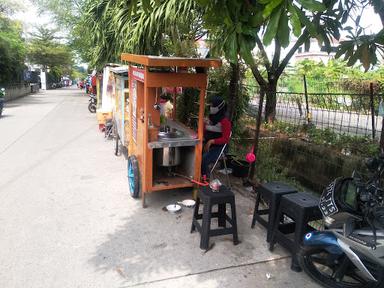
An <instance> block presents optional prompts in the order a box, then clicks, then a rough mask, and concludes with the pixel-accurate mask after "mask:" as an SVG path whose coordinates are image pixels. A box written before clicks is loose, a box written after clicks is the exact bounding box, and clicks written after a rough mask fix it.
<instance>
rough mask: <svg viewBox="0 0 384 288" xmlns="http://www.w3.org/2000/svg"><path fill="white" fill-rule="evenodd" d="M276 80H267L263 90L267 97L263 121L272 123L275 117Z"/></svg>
mask: <svg viewBox="0 0 384 288" xmlns="http://www.w3.org/2000/svg"><path fill="white" fill-rule="evenodd" d="M276 87H277V82H271V81H269V83H268V85H267V90H266V92H265V94H266V96H267V98H266V102H265V118H264V119H265V122H268V123H272V122H273V121H275V117H276V90H277V88H276Z"/></svg>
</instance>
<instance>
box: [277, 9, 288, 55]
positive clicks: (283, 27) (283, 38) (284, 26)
mask: <svg viewBox="0 0 384 288" xmlns="http://www.w3.org/2000/svg"><path fill="white" fill-rule="evenodd" d="M290 33H291V29H290V28H289V26H288V16H287V14H284V13H283V14H281V16H280V20H279V30H278V31H277V38H278V40H279V42H280V44H281V46H283V47H284V48H285V47H288V45H289V34H290Z"/></svg>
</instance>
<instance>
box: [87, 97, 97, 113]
mask: <svg viewBox="0 0 384 288" xmlns="http://www.w3.org/2000/svg"><path fill="white" fill-rule="evenodd" d="M96 105H97V98H96V95H94V94H89V104H88V110H89V112H91V113H96Z"/></svg>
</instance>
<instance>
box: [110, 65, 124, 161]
mask: <svg viewBox="0 0 384 288" xmlns="http://www.w3.org/2000/svg"><path fill="white" fill-rule="evenodd" d="M110 74H111V77H110V78H111V81H110V82H111V83H112V121H113V127H114V133H113V134H114V135H115V140H116V146H115V155H118V154H119V148H122V149H125V150H127V147H128V137H126V136H125V135H126V134H127V132H128V128H129V126H128V125H129V124H128V123H129V114H128V111H129V109H128V104H129V84H128V66H117V67H112V68H110Z"/></svg>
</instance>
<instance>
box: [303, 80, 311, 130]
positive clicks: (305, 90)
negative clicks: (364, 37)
mask: <svg viewBox="0 0 384 288" xmlns="http://www.w3.org/2000/svg"><path fill="white" fill-rule="evenodd" d="M303 80H304V96H305V108H306V110H307V115H306V117H307V122H308V124H309V123H310V122H311V119H310V118H311V117H310V114H309V104H308V89H307V78H306V77H305V75H304V78H303Z"/></svg>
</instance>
